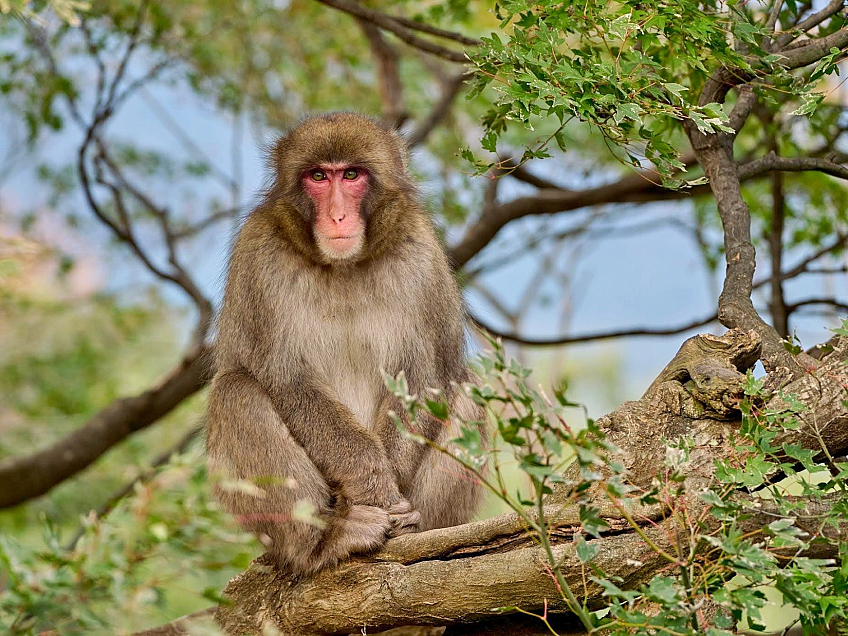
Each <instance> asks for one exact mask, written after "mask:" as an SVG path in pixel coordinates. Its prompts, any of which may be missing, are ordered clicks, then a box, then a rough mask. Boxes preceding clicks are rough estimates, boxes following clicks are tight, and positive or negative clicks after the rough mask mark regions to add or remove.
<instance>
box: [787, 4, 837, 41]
mask: <svg viewBox="0 0 848 636" xmlns="http://www.w3.org/2000/svg"><path fill="white" fill-rule="evenodd" d="M844 5H845V0H831V1H830V2H829V3H828V5H827V6H826V7H824V8H823V9H822V10H821V11H817V12H816V13H813V14H810V15H809V16H807V17H806V18H804V19H803V20H801V21H800V22H799V23H798V24H796V25H795V26H794V27H793V28H792V29H791V30H789V31H788V32H787V33H783V34H781V35H779V36H778V37H776V38H775V40H774V43H775V46H774V48H775V49H777V50H780V49H782V48H783V47H785V46H786V45H787V44H789V43H790V42H792V40H794V39H795V38H796V37H798V36H799V35H801V34H802V33H806V32H807V31H809V30H810V29H812V28H815V27H817V26H818V25H819V24H821V23H822V22H824V21H825V20H827V19H828V18H829V17H831V16H833V15H835V14H836V13H838V12H839V10H840V9H842V7H843V6H844Z"/></svg>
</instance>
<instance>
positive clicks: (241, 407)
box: [207, 113, 483, 574]
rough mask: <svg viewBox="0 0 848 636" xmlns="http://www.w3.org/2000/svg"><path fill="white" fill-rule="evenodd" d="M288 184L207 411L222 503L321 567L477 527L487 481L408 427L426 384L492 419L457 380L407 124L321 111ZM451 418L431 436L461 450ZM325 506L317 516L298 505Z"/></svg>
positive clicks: (248, 275) (447, 291)
mask: <svg viewBox="0 0 848 636" xmlns="http://www.w3.org/2000/svg"><path fill="white" fill-rule="evenodd" d="M270 159H271V166H272V169H273V184H272V185H271V187H270V188H269V190H268V192H267V194H266V196H265V198H264V200H263V201H262V203H261V204H260V205H259V206H258V207H257V208H256V209H255V210H254V211H253V212H252V213H251V214H250V215H249V216H248V218H247V220H246V221H245V223H244V226H243V227H242V229H241V231H240V233H239V236H238V239H237V240H236V243H235V247H234V250H233V254H232V257H231V260H230V266H229V274H228V278H227V287H226V293H225V296H224V305H223V309H222V311H221V315H220V318H219V321H218V336H217V346H216V359H215V362H216V375H215V377H214V380H213V382H212V387H211V392H210V395H209V407H208V418H207V426H208V442H207V445H208V455H209V467H210V472H211V473H212V474H213V475H219V476H223V479H224V480H225V481H226V482H231V483H236V484H243V483H244V482H247V483H248V485H253V487H248V488H243V487H242V488H239V487H232V485H230V486H227V485H226V483H225V482H222V483H221V484H220V485H219V486H218V487H217V491H218V496H219V497H220V498H221V500H222V502H223V503H224V505H225V506H226V507H227V508H228V509H229V510H230V511H231V512H232V513H233V514H235V515H236V517H237V518H238V519H239V521H240V523H241V524H242V525H243V526H244V527H246V528H248V529H249V530H251V531H253V532H255V533H256V534H257V536H258V537H259V538H260V540H261V541H262V542H263V544H264V545H265V547H266V548H267V550H268V551H269V552H270V553H271V554H272V555H273V556H274V557H275V558H276V560H277V562H278V563H279V565H280V567H281V568H282V569H283V570H285V571H287V572H290V573H294V574H310V573H313V572H315V571H317V570H319V569H321V568H323V567H326V566H330V565H333V564H335V563H337V562H338V561H339V560H340V559H344V558H345V557H347V556H348V555H349V554H352V553H359V552H368V551H372V550H375V549H377V548H379V547H380V546H381V545H382V544H383V543H384V542H385V541H386V539H387V538H388V537H391V536H395V535H399V534H403V533H406V532H411V531H418V530H428V529H432V528H441V527H445V526H450V525H457V524H460V523H464V522H466V521H468V519H469V518H470V516H471V515H472V514H473V511H474V509H475V506H476V504H477V502H478V499H479V495H480V487H479V484H478V483H476V482H475V480H474V479H473V476H472V475H470V474H467V473H465V472H464V471H463V469H462V467H461V466H460V464H459V463H458V462H456V461H455V460H453V459H452V458H450V457H448V456H446V455H445V454H443V453H440V452H439V451H438V450H436V449H434V448H432V447H430V446H427V445H422V444H420V443H416V442H414V441H412V440H410V439H408V438H407V437H406V436H404V435H402V434H401V433H400V432H399V430H398V427H397V426H396V424H395V421H394V420H393V418H392V417H391V416H390V411H393V412H395V413H396V414H397V415H398V416H400V417H401V418H403V415H404V409H403V407H402V406H401V405H400V404H399V403H397V401H396V398H394V396H392V395H391V394H390V393H389V391H388V390H387V389H386V388H385V386H384V383H383V377H382V374H381V371H385V372H387V373H389V374H391V375H396V374H397V373H398V372H399V371H404V373H405V375H406V378H407V382H408V384H409V391H410V393H417V394H419V395H421V394H422V393H423V392H425V391H426V390H427V389H428V388H436V389H440V390H442V391H443V392H444V394H445V395H446V397H447V399H448V400H449V403H450V405H451V409H452V412H453V413H454V414H456V415H458V416H460V417H461V418H463V419H465V420H474V421H479V422H481V425H482V419H483V417H482V414H481V413H480V412H479V411H478V407H477V406H476V405H475V404H474V403H473V402H472V401H471V399H470V398H469V397H468V396H467V395H465V393H464V392H463V391H462V390H461V388H459V387H458V386H457V383H462V382H467V381H469V380H471V379H472V378H471V376H469V372H468V371H467V369H466V367H465V359H464V358H465V336H464V332H463V325H462V320H463V314H464V309H463V303H462V298H461V294H460V290H459V288H458V286H457V284H456V282H455V280H454V278H453V275H452V272H451V268H450V266H449V264H448V259H447V256H446V254H445V252H444V249H443V248H442V246H441V244H440V242H439V240H438V238H437V236H436V234H435V232H434V229H433V226H432V224H431V221H430V219H429V217H428V215H427V213H426V212H425V211H424V209H423V208H422V206H421V205H420V203H419V202H418V199H417V196H416V192H415V188H414V186H413V184H412V182H411V180H410V177H409V175H408V173H407V161H408V159H407V150H406V147H405V144H404V143H403V140H402V138H401V137H400V136H399V135H398V134H396V133H395V132H391V131H387V130H385V129H383V128H381V127H380V126H379V125H378V124H377V123H375V122H374V121H372V120H371V119H368V118H366V117H362V116H360V115H356V114H352V113H330V114H325V115H320V116H316V117H312V118H310V119H307V120H305V121H303V122H302V123H301V124H300V125H298V126H296V127H294V128H293V129H292V130H291V131H289V132H288V133H287V134H286V135H285V136H284V137H283V138H282V139H280V140H279V141H278V142H277V143H276V145H275V146H274V147H273V149H272V150H271V156H270ZM452 422H453V423H448V422H443V421H441V420H438V419H436V418H433V417H429V416H425V417H422V418H419V419H418V420H417V421H416V422H415V426H416V430H415V433H417V434H419V435H423V436H425V437H427V438H428V439H430V440H433V441H435V442H436V443H437V444H440V445H445V444H446V443H447V442H448V440H450V439H453V438H454V437H456V436H457V435H458V430H457V424H456V421H455V418H454V419H453V420H452ZM304 509H309V510H312V511H313V516H314V517H315V519H316V520H317V522H318V523H315V522H314V521H310V519H309V518H304V516H303V515H302V514H295V512H296V511H302V510H304Z"/></svg>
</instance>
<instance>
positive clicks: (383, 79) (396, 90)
mask: <svg viewBox="0 0 848 636" xmlns="http://www.w3.org/2000/svg"><path fill="white" fill-rule="evenodd" d="M356 21H357V22H358V23H359V26H360V28H361V29H362V32H363V33H364V34H365V37H366V38H367V39H368V44H369V45H370V46H371V53H372V54H373V56H374V59H375V61H376V62H377V81H378V85H379V87H380V100H381V103H382V110H383V122H384V123H385V124H386V125H387V126H388V127H390V128H399V127H400V125H401V124H402V123H403V121H404V120H405V119H406V117H407V115H406V112H405V109H404V107H403V86H402V85H401V81H400V74H399V72H398V54H397V51H395V50H394V48H393V47H392V46H391V45H390V44H389V43H388V42H386V40H385V39H384V38H383V34H382V33H381V32H380V29H379V28H377V26H376V25H375V24H374V23H372V22H369V21H368V20H364V19H362V18H357V20H356Z"/></svg>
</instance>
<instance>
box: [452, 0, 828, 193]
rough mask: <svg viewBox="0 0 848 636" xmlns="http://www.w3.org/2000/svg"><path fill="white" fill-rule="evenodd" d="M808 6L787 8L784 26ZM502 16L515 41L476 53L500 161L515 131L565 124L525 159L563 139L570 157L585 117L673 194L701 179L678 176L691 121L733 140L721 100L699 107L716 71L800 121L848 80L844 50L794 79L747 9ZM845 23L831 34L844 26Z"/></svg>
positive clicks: (617, 9) (511, 7) (608, 8)
mask: <svg viewBox="0 0 848 636" xmlns="http://www.w3.org/2000/svg"><path fill="white" fill-rule="evenodd" d="M805 10H806V9H805V7H804V6H802V5H800V4H796V3H794V2H792V3H789V2H787V3H786V8H785V9H784V13H783V14H782V17H783V19H784V23H786V24H791V23H792V19H797V16H798V15H799V11H805ZM496 15H497V17H498V18H499V19H500V20H501V23H500V25H499V27H500V31H501V33H508V36H507V38H506V41H504V39H503V37H502V36H501V35H500V34H499V33H497V32H496V33H492V34H491V35H490V36H488V37H485V38H483V46H481V47H480V48H479V50H477V51H475V52H474V53H473V55H472V59H473V61H474V63H475V66H476V68H477V74H476V76H475V79H474V81H473V91H472V93H475V92H476V93H479V92H480V91H482V90H483V89H484V88H485V87H487V86H490V85H492V86H494V89H495V91H496V93H497V94H498V97H497V99H496V100H495V101H494V103H493V105H492V107H491V108H490V110H489V111H488V112H487V114H486V115H485V117H484V119H483V123H484V126H485V134H484V136H483V139H482V142H481V144H482V147H483V149H484V150H487V151H489V152H492V153H496V152H497V146H498V144H497V142H498V138H499V137H500V135H501V134H502V133H503V132H504V131H506V130H507V128H508V127H509V126H510V125H511V124H513V123H517V124H521V125H523V126H524V127H525V128H528V129H530V130H533V127H534V126H535V125H537V124H538V123H539V122H542V121H544V120H554V121H556V122H557V123H558V124H559V128H556V129H555V130H554V131H553V133H552V134H550V135H546V136H544V137H543V138H542V139H540V140H538V141H537V143H536V144H534V145H532V146H527V147H526V148H525V150H524V153H523V155H522V161H526V160H528V159H533V158H540V157H548V156H550V154H549V152H548V150H547V147H548V145H549V144H550V143H551V142H552V141H554V142H556V144H557V145H558V146H559V148H560V150H562V151H566V150H567V149H568V147H569V144H568V138H567V136H565V135H564V133H563V131H564V128H565V126H566V124H567V123H568V122H569V121H570V120H572V119H576V120H578V121H581V122H585V123H587V124H589V125H591V126H592V128H593V130H595V131H597V132H599V133H600V134H601V135H602V136H603V139H604V140H605V141H606V142H607V143H608V144H609V145H610V146H611V149H612V150H613V151H614V152H616V153H617V154H618V155H619V156H620V157H621V158H622V160H623V161H624V162H625V163H627V164H629V165H631V166H634V167H636V168H645V167H648V166H649V165H652V166H653V167H654V168H655V169H656V171H657V173H658V176H659V177H661V178H662V180H663V183H664V185H666V186H669V187H683V186H687V185H693V184H695V183H696V182H699V181H698V180H697V179H694V180H689V181H688V182H687V181H683V180H681V179H679V178H674V177H673V175H675V174H676V173H678V172H681V171H685V166H684V164H683V163H681V161H680V160H679V151H678V150H677V149H676V148H675V144H674V141H673V139H674V136H675V133H677V134H678V135H679V133H680V132H681V129H680V124H681V122H684V121H689V122H691V123H692V124H694V126H695V127H696V128H697V129H698V130H699V131H700V132H702V133H708V134H711V133H716V132H719V131H726V132H732V129H731V128H730V127H729V122H728V114H727V112H725V110H724V108H723V106H722V105H721V104H718V103H707V104H703V103H700V102H699V99H698V96H699V95H700V92H701V89H702V88H703V87H704V84H705V82H706V80H707V78H708V77H709V76H710V74H711V73H712V72H714V71H715V70H717V69H719V68H722V67H724V68H731V69H735V72H736V73H737V74H746V75H748V76H749V77H750V78H751V79H752V80H754V81H753V84H754V85H755V86H757V87H758V88H759V89H760V90H763V91H764V94H766V96H767V97H768V98H769V99H770V100H771V102H772V103H774V98H773V97H771V96H769V95H767V93H766V91H767V90H775V91H779V93H778V94H781V95H782V97H781V99H782V101H784V102H786V101H790V102H791V103H794V104H795V105H798V104H802V105H801V106H799V107H798V108H796V109H795V111H794V112H793V114H794V115H799V116H809V115H811V114H813V113H814V112H815V110H816V108H817V107H818V105H819V104H820V103H821V102H822V100H823V99H824V97H825V94H824V93H822V92H820V91H818V90H817V84H816V81H817V80H819V79H820V78H822V77H823V76H824V75H827V74H830V73H834V72H838V70H837V68H836V60H837V57H838V54H839V53H840V52H839V50H838V49H834V50H833V51H832V52H831V54H830V55H827V56H825V57H824V58H823V59H822V60H821V61H820V62H819V64H818V65H817V66H816V68H815V69H814V70H813V72H812V73H811V74H810V75H809V76H808V77H804V76H798V75H793V74H792V73H790V72H788V71H787V70H786V69H785V68H784V67H783V66H782V65H781V56H780V55H778V54H771V53H769V52H768V50H767V44H766V42H767V39H768V38H767V36H766V33H768V31H767V30H766V29H765V28H764V26H763V25H762V23H761V21H760V18H761V14H757V13H756V7H755V6H753V5H749V4H746V3H741V2H739V3H737V2H730V3H724V2H714V1H708V2H701V1H698V0H674V1H672V2H666V1H665V0H663V1H656V2H647V3H646V2H636V1H627V2H616V3H609V2H605V1H604V0H588V1H587V2H579V3H578V2H563V3H552V2H542V3H528V2H523V1H511V2H502V3H498V4H497V5H496ZM833 22H834V24H830V25H829V26H828V28H829V29H834V28H838V27H839V25H841V24H843V23H844V22H843V19H842V18H840V19H837V20H834V21H833ZM508 27H509V29H508ZM742 51H744V53H743V52H742ZM787 96H789V97H791V98H794V99H792V100H788V99H787ZM465 156H466V157H467V158H468V159H470V160H471V161H472V162H474V163H475V165H476V167H477V171H478V172H479V173H481V174H482V173H484V172H487V171H488V170H490V169H491V168H492V167H493V166H496V165H499V162H494V163H492V162H486V161H479V160H476V159H475V158H474V156H473V155H472V153H471V152H470V151H466V152H465ZM646 160H647V162H649V163H646Z"/></svg>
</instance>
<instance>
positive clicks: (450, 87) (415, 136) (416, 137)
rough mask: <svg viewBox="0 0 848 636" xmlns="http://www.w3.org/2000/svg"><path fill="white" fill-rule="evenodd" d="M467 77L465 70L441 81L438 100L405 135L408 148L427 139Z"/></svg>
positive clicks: (447, 110)
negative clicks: (425, 115)
mask: <svg viewBox="0 0 848 636" xmlns="http://www.w3.org/2000/svg"><path fill="white" fill-rule="evenodd" d="M467 77H468V73H466V72H462V73H457V74H456V75H454V76H453V77H451V78H449V79H447V80H446V81H444V82H443V83H442V92H441V96H440V97H439V101H438V102H436V104H435V105H434V106H433V108H432V109H431V110H430V113H429V114H428V115H427V117H425V118H424V119H423V120H421V122H420V123H419V124H418V125H417V126H416V127H415V129H414V130H413V131H412V132H410V133H409V135H407V138H406V140H407V143H408V144H409V146H410V148H414V147H415V146H417V145H419V144H421V143H422V142H423V141H424V140H425V139H427V137H429V136H430V133H431V132H433V130H434V129H435V128H436V126H438V125H439V124H440V123H441V122H442V120H443V119H444V118H445V117H446V116H447V114H448V113H449V112H450V110H451V107H452V106H453V104H454V101H455V100H456V96H457V95H459V92H460V91H461V90H462V85H463V84H464V83H465V80H466V78H467Z"/></svg>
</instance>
